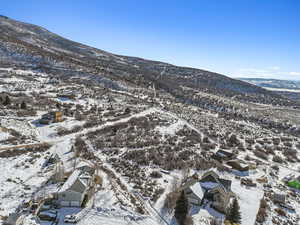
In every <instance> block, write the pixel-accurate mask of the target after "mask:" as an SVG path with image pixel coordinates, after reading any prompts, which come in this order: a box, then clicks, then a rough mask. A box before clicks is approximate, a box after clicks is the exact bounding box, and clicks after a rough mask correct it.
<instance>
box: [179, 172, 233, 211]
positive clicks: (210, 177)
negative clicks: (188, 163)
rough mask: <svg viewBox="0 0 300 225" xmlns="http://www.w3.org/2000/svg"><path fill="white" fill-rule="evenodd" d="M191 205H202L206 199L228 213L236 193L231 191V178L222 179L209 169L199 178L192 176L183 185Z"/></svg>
mask: <svg viewBox="0 0 300 225" xmlns="http://www.w3.org/2000/svg"><path fill="white" fill-rule="evenodd" d="M182 190H183V191H184V193H185V195H186V197H187V199H188V202H189V204H190V205H198V206H201V205H202V204H203V202H204V200H207V201H209V202H210V205H211V207H213V208H214V209H216V210H218V211H219V212H222V213H226V211H227V207H228V206H229V205H230V202H231V199H232V198H233V197H235V194H234V193H233V192H232V191H231V180H227V179H222V178H220V177H219V175H218V174H217V173H216V172H214V171H213V170H210V171H207V172H206V173H204V174H203V175H202V177H201V178H200V179H199V178H197V179H195V178H194V177H192V178H190V179H189V180H188V181H187V182H186V183H185V184H184V185H183V187H182Z"/></svg>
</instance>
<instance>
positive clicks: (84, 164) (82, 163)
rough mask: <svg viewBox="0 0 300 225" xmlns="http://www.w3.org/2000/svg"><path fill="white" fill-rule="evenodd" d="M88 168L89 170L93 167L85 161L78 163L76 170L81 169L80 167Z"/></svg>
mask: <svg viewBox="0 0 300 225" xmlns="http://www.w3.org/2000/svg"><path fill="white" fill-rule="evenodd" d="M85 166H86V167H90V168H93V165H92V164H91V163H88V162H86V161H80V163H78V164H77V165H76V169H78V168H82V167H85Z"/></svg>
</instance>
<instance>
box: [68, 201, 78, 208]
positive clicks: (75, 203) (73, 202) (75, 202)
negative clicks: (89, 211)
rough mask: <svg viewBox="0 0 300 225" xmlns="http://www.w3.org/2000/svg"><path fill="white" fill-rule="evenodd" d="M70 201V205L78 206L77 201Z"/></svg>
mask: <svg viewBox="0 0 300 225" xmlns="http://www.w3.org/2000/svg"><path fill="white" fill-rule="evenodd" d="M70 203H71V205H70V206H72V207H80V202H78V201H72V202H70Z"/></svg>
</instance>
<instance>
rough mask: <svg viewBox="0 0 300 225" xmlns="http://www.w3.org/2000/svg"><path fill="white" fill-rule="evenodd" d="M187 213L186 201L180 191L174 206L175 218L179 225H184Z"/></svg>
mask: <svg viewBox="0 0 300 225" xmlns="http://www.w3.org/2000/svg"><path fill="white" fill-rule="evenodd" d="M187 213H188V201H187V199H186V197H185V194H184V192H183V191H182V192H181V194H180V196H179V198H178V200H177V202H176V206H175V218H176V220H177V222H178V224H179V225H184V223H185V220H186V217H187Z"/></svg>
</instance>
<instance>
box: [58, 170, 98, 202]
mask: <svg viewBox="0 0 300 225" xmlns="http://www.w3.org/2000/svg"><path fill="white" fill-rule="evenodd" d="M93 182H94V174H93V173H89V172H87V171H85V170H82V169H75V170H74V171H73V173H72V174H71V175H70V176H69V178H68V179H67V180H66V182H65V183H64V184H63V186H62V187H61V188H60V189H59V191H58V192H57V196H56V199H57V203H58V204H59V205H60V206H64V207H81V206H82V204H83V203H84V201H85V200H86V199H87V198H88V194H89V191H90V190H91V188H92V186H93Z"/></svg>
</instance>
